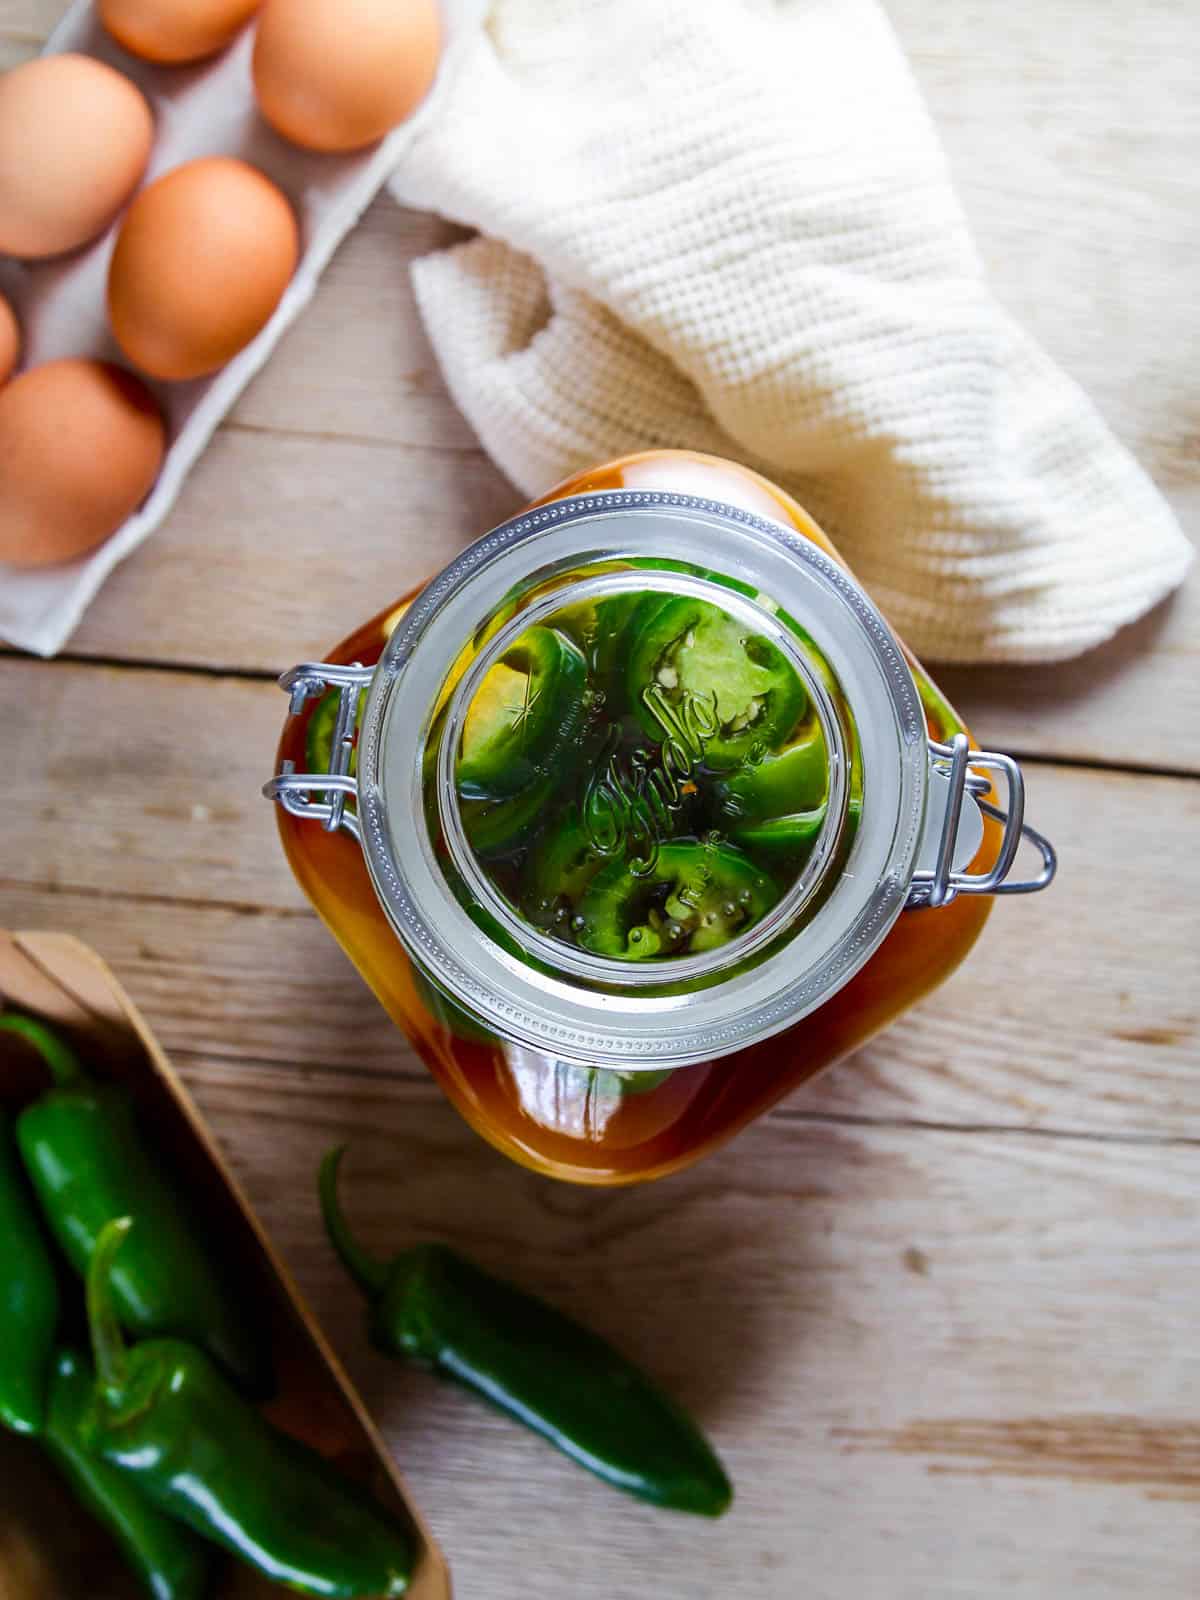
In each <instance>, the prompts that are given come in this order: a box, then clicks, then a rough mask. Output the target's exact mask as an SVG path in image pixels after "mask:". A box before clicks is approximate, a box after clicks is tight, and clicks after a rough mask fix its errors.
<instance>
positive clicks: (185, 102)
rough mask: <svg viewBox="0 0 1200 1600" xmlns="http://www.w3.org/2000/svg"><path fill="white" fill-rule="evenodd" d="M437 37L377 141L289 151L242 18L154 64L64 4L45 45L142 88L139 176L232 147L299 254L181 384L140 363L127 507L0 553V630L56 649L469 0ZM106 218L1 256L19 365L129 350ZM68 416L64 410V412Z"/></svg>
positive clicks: (236, 376)
mask: <svg viewBox="0 0 1200 1600" xmlns="http://www.w3.org/2000/svg"><path fill="white" fill-rule="evenodd" d="M441 9H442V19H443V27H444V32H445V40H444V46H443V54H442V60H441V65H440V68H439V71H438V76H437V80H436V82H435V84H434V86H433V89H432V90H431V91H430V93H429V95H427V97H426V98H425V100H424V101H423V102H422V104H421V105H420V106H419V107H418V108H417V110H416V112H415V113H414V114H413V115H412V116H411V117H409V118H408V120H407V121H405V122H402V123H401V124H399V126H398V127H396V128H394V129H393V130H392V132H391V133H390V134H388V136H387V137H386V138H385V139H383V140H382V141H381V142H380V143H379V144H377V145H373V146H371V147H369V148H368V149H367V150H365V151H360V152H356V153H354V154H352V155H345V156H334V155H321V154H317V153H315V152H312V151H307V150H302V149H300V148H299V147H297V146H296V145H293V144H290V143H289V142H288V141H287V140H286V139H284V138H282V137H281V136H279V135H278V134H276V133H275V132H274V131H273V130H272V129H271V128H270V127H269V126H268V125H267V123H266V122H264V121H263V119H262V117H261V116H260V115H259V112H258V108H257V104H256V101H255V97H254V89H253V84H252V80H251V75H250V58H251V53H252V51H253V46H254V23H253V22H251V23H250V24H249V25H248V26H247V27H246V28H245V29H244V30H243V31H242V33H241V34H240V35H239V36H238V37H237V38H236V39H235V40H234V41H233V43H232V44H231V45H230V46H229V47H228V48H227V49H226V50H225V51H223V52H222V53H221V54H220V55H218V56H216V57H214V58H212V59H210V60H208V61H203V62H200V63H198V64H196V65H194V66H186V67H161V66H155V65H154V64H153V63H151V62H148V61H142V60H140V59H139V58H138V57H137V56H134V55H130V54H129V52H128V51H126V50H123V49H122V48H121V47H120V45H118V44H117V43H116V41H115V40H114V39H113V38H112V37H111V36H110V35H109V34H108V33H107V32H106V31H105V29H104V28H103V27H102V26H101V23H100V20H99V17H98V16H97V14H96V10H95V7H94V6H93V5H91V4H89V3H86V0H84V3H77V4H75V5H74V6H72V7H71V9H70V11H68V12H67V14H66V16H65V17H64V18H63V20H62V22H61V23H60V24H59V26H58V28H57V29H56V30H55V32H54V33H53V35H52V36H51V38H50V40H49V41H48V43H47V45H46V48H45V51H44V54H46V55H56V54H60V53H62V52H64V51H76V52H78V53H80V54H82V55H89V56H94V57H96V59H97V60H100V61H104V62H107V63H108V65H109V66H112V67H115V68H116V69H117V70H118V71H119V72H121V73H123V74H124V75H125V76H126V77H127V78H129V79H131V80H132V82H134V83H135V84H137V86H138V87H139V88H140V89H141V90H142V92H143V94H144V95H145V96H146V98H147V100H148V101H149V103H150V107H151V110H152V111H153V113H154V117H155V124H156V126H155V141H154V149H153V151H152V152H151V156H150V163H149V166H148V167H147V169H146V173H145V176H144V178H143V180H142V186H143V187H144V186H145V185H146V184H148V183H151V182H153V180H154V179H155V178H158V177H161V176H162V174H163V173H164V172H169V171H170V170H171V168H173V167H177V166H180V165H181V164H182V163H183V162H185V161H192V160H194V159H195V158H196V157H198V156H217V155H228V156H239V157H241V158H242V159H243V160H244V161H248V162H249V163H250V164H251V165H252V166H254V167H257V168H258V169H259V170H260V171H261V172H263V173H265V174H266V176H267V177H268V178H270V179H271V181H272V182H273V183H275V184H277V185H278V187H279V188H280V189H281V190H282V191H283V193H284V194H285V195H287V197H288V199H289V200H290V201H291V203H292V206H293V208H294V210H295V213H296V219H297V222H298V224H299V229H300V261H299V265H298V266H297V269H296V272H295V275H294V276H293V278H292V281H291V283H290V284H289V285H288V287H287V289H286V290H285V292H284V295H283V298H282V299H281V300H280V302H279V305H278V306H277V307H276V309H275V312H274V315H273V316H272V317H271V320H270V321H269V322H268V323H267V325H266V327H265V328H264V329H263V330H262V332H261V333H260V334H258V336H257V337H256V338H255V339H253V340H252V341H251V343H250V344H248V345H247V346H246V347H245V348H244V349H243V350H241V351H239V353H238V354H237V355H236V356H235V357H234V358H233V360H232V361H230V362H228V363H227V364H226V365H225V366H223V367H221V368H219V369H218V371H217V372H215V373H213V374H212V375H211V376H209V377H206V378H200V379H195V380H193V381H191V382H187V383H162V382H159V381H157V380H154V379H149V378H146V376H145V374H140V376H142V377H143V379H144V381H145V382H146V383H147V385H148V387H149V388H150V390H151V391H152V393H153V394H154V395H155V397H156V398H157V400H158V402H159V404H160V405H161V407H162V410H163V414H164V416H165V418H166V422H167V451H166V455H165V457H164V460H163V464H162V468H161V470H160V472H159V475H158V478H157V481H156V482H155V484H154V487H153V488H152V489H151V491H150V493H149V495H147V497H146V499H145V500H144V501H143V502H142V505H141V506H140V508H139V509H138V510H137V511H135V512H134V514H133V515H132V516H131V517H129V518H128V519H127V520H126V521H125V522H124V523H123V524H122V525H121V527H120V528H118V529H117V531H116V532H115V533H114V534H113V535H112V536H111V537H110V538H109V539H107V540H106V541H105V542H104V543H103V544H102V545H99V546H98V547H97V548H96V549H95V550H93V551H91V552H89V553H88V554H87V555H85V556H82V557H81V558H80V559H79V560H77V561H72V562H64V563H63V564H62V565H60V566H55V567H44V568H41V569H34V570H27V569H20V568H16V567H12V566H10V565H7V564H6V563H3V562H0V637H3V638H5V639H7V640H8V641H9V642H10V643H12V644H14V645H17V646H19V647H20V648H21V649H24V650H31V651H34V652H36V653H37V654H39V655H45V656H51V655H54V654H55V653H56V652H57V651H58V650H60V649H61V648H62V646H63V644H64V643H65V641H66V640H67V638H68V637H69V636H70V634H71V632H72V631H73V630H74V628H75V627H76V626H77V624H78V622H79V619H80V618H81V617H82V615H83V613H84V611H85V609H86V608H87V606H88V604H89V602H90V601H91V600H92V598H93V596H94V595H95V594H96V592H97V591H98V590H99V588H100V585H101V584H102V583H103V582H104V580H105V578H106V577H107V576H108V574H109V573H110V572H111V571H112V570H113V568H114V567H115V566H116V565H117V563H118V562H120V561H123V560H124V559H125V557H126V556H128V555H130V554H131V553H132V552H133V551H134V550H136V549H137V547H138V545H140V544H141V542H142V540H143V539H145V538H146V537H147V536H148V535H149V534H151V533H152V532H153V531H154V529H155V528H157V527H158V525H159V523H160V522H162V520H163V518H164V517H165V516H166V515H167V512H168V511H169V510H170V509H171V507H172V506H173V505H174V503H175V500H176V497H177V496H178V494H179V491H180V489H181V488H182V487H183V482H184V479H185V478H186V477H187V474H188V472H189V470H190V469H191V467H192V465H193V463H194V462H195V461H196V459H197V457H198V456H199V455H200V453H201V451H202V450H203V449H204V447H205V445H206V444H207V443H208V441H209V439H210V438H211V437H212V434H213V432H214V430H215V429H216V427H217V424H218V423H219V422H220V421H221V419H222V417H223V416H224V415H225V413H226V412H227V411H228V410H229V408H230V407H231V406H232V405H233V403H234V401H235V400H236V399H237V397H238V395H239V394H241V392H242V390H243V389H244V388H245V386H246V384H247V383H248V382H249V381H250V379H251V378H252V377H253V376H254V374H255V373H256V372H257V371H258V370H259V368H260V367H262V366H263V364H264V363H265V362H266V359H267V357H268V356H269V355H270V353H271V351H272V350H273V349H274V348H275V346H276V344H277V343H278V341H279V339H280V337H281V336H282V334H283V333H284V331H285V330H286V329H287V328H288V327H289V326H290V324H291V323H292V322H293V321H294V319H295V318H296V317H297V316H299V314H300V312H301V311H302V310H303V308H304V306H305V305H306V304H307V303H308V301H309V299H310V298H311V297H312V293H313V290H314V289H315V288H316V286H317V281H318V279H319V278H320V276H321V273H322V271H323V270H324V268H325V266H326V264H327V262H328V261H329V259H330V257H331V256H332V255H333V253H334V251H335V250H336V249H337V247H338V245H339V244H340V243H341V241H342V240H343V239H344V238H345V236H346V234H347V233H348V232H349V231H350V229H351V228H352V227H353V226H354V224H355V223H356V222H357V221H358V219H359V217H360V216H361V215H362V214H363V212H364V211H365V210H366V208H367V206H368V205H369V204H370V202H371V201H372V199H373V198H374V197H375V195H376V194H377V193H378V191H379V189H380V188H381V187H382V185H383V183H384V181H385V180H386V179H387V177H388V176H389V175H390V173H391V172H392V170H393V169H394V168H395V166H396V164H397V163H398V162H399V160H400V159H401V157H402V156H403V154H404V151H405V149H406V148H407V146H408V145H409V144H410V143H411V141H412V140H413V138H414V137H415V136H416V135H417V133H418V132H419V131H420V129H421V128H422V127H423V126H424V125H425V123H426V122H427V121H428V120H429V119H430V118H432V117H435V116H437V114H438V107H439V104H440V102H441V100H442V98H443V94H444V91H445V86H446V83H447V81H448V79H449V77H450V75H451V73H452V71H453V69H454V64H455V61H456V59H457V55H458V53H459V51H460V49H461V48H462V46H463V44H464V42H465V38H466V36H467V34H468V32H469V30H470V28H471V25H472V24H473V23H475V22H476V21H477V20H478V18H479V16H480V14H481V11H482V0H441ZM119 221H120V219H119V218H118V219H117V223H114V225H113V226H112V227H110V228H109V230H108V232H107V233H105V234H103V235H102V236H101V237H100V238H99V239H97V240H96V241H94V242H93V243H92V244H90V245H88V246H86V247H85V248H84V249H82V250H77V251H75V252H73V253H72V254H70V255H67V256H62V257H58V258H56V259H54V260H51V261H38V262H29V263H18V262H15V261H11V260H6V259H5V258H3V257H0V293H3V294H4V295H5V296H6V298H7V299H8V300H9V301H10V302H11V304H12V306H13V308H14V309H15V311H16V313H17V318H18V321H19V322H20V324H21V335H22V348H21V367H22V370H24V368H26V367H30V366H36V365H39V364H40V363H41V362H44V361H54V360H57V359H59V358H60V357H63V356H91V357H96V358H98V359H100V360H106V361H115V362H117V363H118V364H120V365H122V366H129V364H130V363H129V362H128V361H127V360H126V358H125V357H124V356H123V355H122V353H121V351H120V349H119V348H118V346H117V344H116V341H115V340H114V339H113V337H112V334H111V332H110V330H109V326H108V318H107V312H106V307H105V285H106V282H107V278H108V264H109V259H110V257H111V255H112V251H113V246H114V243H115V240H116V233H117V225H118V223H119ZM64 425H65V426H69V425H70V422H69V419H64Z"/></svg>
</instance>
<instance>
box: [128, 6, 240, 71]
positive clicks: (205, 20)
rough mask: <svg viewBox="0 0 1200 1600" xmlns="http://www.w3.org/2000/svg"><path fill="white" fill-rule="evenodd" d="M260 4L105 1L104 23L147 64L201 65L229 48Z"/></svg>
mask: <svg viewBox="0 0 1200 1600" xmlns="http://www.w3.org/2000/svg"><path fill="white" fill-rule="evenodd" d="M258 6H259V0H100V8H99V9H100V20H101V22H103V24H104V26H105V27H106V28H107V29H108V31H109V33H111V34H112V36H113V38H114V39H115V40H116V41H117V43H118V44H122V45H124V46H125V48H126V50H129V51H131V52H132V53H133V54H134V55H135V56H141V57H142V58H143V60H145V61H158V62H162V63H163V64H167V65H169V64H173V63H177V62H180V61H201V60H203V58H204V57H205V56H211V55H213V54H215V53H216V51H218V50H223V49H224V47H225V46H226V45H227V44H228V43H229V41H230V40H231V39H232V38H233V36H234V34H235V33H237V32H238V30H239V29H240V28H243V27H244V26H245V25H246V23H247V22H249V20H250V18H251V17H252V16H253V15H254V13H255V12H256V11H257V10H258Z"/></svg>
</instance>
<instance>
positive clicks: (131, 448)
mask: <svg viewBox="0 0 1200 1600" xmlns="http://www.w3.org/2000/svg"><path fill="white" fill-rule="evenodd" d="M164 442H165V430H164V427H163V420H162V414H161V413H160V411H159V409H158V406H157V405H156V404H155V401H154V397H153V396H152V395H151V393H150V391H149V390H148V389H147V388H146V386H145V384H143V383H142V382H140V381H139V380H138V379H137V378H135V377H134V376H133V375H132V373H129V372H124V371H122V370H121V368H120V367H114V366H110V365H109V364H108V363H107V362H103V361H83V360H67V361H48V362H46V363H44V365H42V366H40V367H32V368H30V370H29V371H28V372H23V373H22V374H21V376H20V377H19V378H14V379H13V381H12V382H11V383H10V384H7V385H6V386H5V387H4V388H3V389H0V561H7V562H10V563H12V564H13V565H14V566H18V567H43V566H50V565H52V564H53V563H55V562H58V561H72V560H74V559H75V557H76V556H80V555H82V554H83V553H84V552H85V551H87V550H90V549H92V548H93V546H95V545H97V544H99V543H100V542H101V540H103V539H106V538H107V537H108V536H109V534H110V533H113V532H115V531H116V529H117V528H119V527H120V525H121V524H122V522H124V521H125V519H126V517H128V516H129V515H130V513H131V512H132V511H134V510H135V509H136V508H137V506H138V505H139V503H140V502H141V501H142V500H143V499H144V498H145V496H146V494H147V492H148V491H149V489H150V486H151V485H152V484H153V482H154V479H155V477H156V476H157V474H158V469H159V466H160V465H161V462H162V457H163V448H164Z"/></svg>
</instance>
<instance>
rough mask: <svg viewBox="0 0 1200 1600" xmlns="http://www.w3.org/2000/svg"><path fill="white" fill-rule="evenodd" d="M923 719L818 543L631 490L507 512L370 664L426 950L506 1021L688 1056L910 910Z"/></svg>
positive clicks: (592, 1048) (394, 818)
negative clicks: (510, 515) (907, 902)
mask: <svg viewBox="0 0 1200 1600" xmlns="http://www.w3.org/2000/svg"><path fill="white" fill-rule="evenodd" d="M927 770H928V762H927V757H926V745H925V726H924V719H923V716H922V713H921V709H920V705H919V701H918V698H917V694H916V690H915V687H914V685H913V681H912V677H911V675H910V673H909V671H908V669H907V666H906V665H905V662H904V659H903V656H902V655H901V653H900V651H899V648H898V646H897V645H896V642H895V640H894V638H893V637H892V635H891V633H890V632H889V630H888V629H887V627H886V625H885V624H884V623H883V622H882V619H881V618H880V617H879V615H878V613H877V612H876V611H875V609H874V607H873V606H872V605H871V604H870V602H869V601H868V600H867V599H866V597H865V596H864V595H863V593H862V591H861V590H860V589H859V588H858V587H857V585H855V584H854V583H853V582H852V580H850V579H849V578H848V576H847V575H846V574H845V573H844V571H843V570H842V569H841V568H840V567H839V566H837V565H836V563H834V562H833V561H832V560H830V558H829V557H827V556H826V555H825V554H824V553H823V552H822V551H821V550H819V549H817V547H816V546H814V545H812V544H811V543H809V542H808V541H807V540H805V539H803V538H800V537H798V536H796V535H795V534H793V533H792V532H791V531H790V530H788V529H785V528H783V527H782V526H780V525H778V524H775V523H773V522H768V521H765V520H763V519H761V518H758V517H756V516H753V515H752V514H750V513H747V512H744V511H741V510H739V509H736V508H732V507H728V506H723V505H718V504H715V503H713V502H709V501H705V500H700V499H697V498H694V497H691V496H683V495H673V494H669V493H665V492H662V493H655V492H637V491H612V492H609V493H604V494H595V495H587V496H580V497H577V498H573V499H568V500H563V501H559V502H555V503H554V504H551V505H549V506H546V507H543V508H539V509H538V510H536V511H533V512H529V513H527V514H525V515H524V516H522V517H519V518H516V519H514V520H513V521H512V522H510V523H507V524H505V525H503V526H502V527H501V528H498V529H496V530H494V531H493V532H492V533H491V534H489V535H488V536H487V537H486V538H485V539H483V540H481V541H479V543H478V544H476V545H474V546H472V547H471V548H470V549H469V550H467V551H466V552H464V554H463V555H462V556H461V557H460V558H459V559H458V561H456V562H455V563H454V564H453V565H452V566H451V567H449V568H448V569H447V570H446V572H444V573H443V574H442V575H441V576H440V577H439V578H438V579H436V580H435V581H434V583H433V584H431V585H430V587H429V588H428V589H427V590H426V591H425V592H424V593H423V594H422V595H421V596H420V597H419V598H418V600H417V601H416V602H415V603H414V604H413V606H412V607H411V609H410V610H409V612H408V613H407V615H406V616H405V618H404V620H403V621H402V622H401V624H400V626H399V627H398V628H397V630H396V632H395V633H394V634H393V636H392V639H391V640H390V642H389V645H388V648H387V651H386V652H385V655H384V657H383V658H382V660H381V662H380V664H379V667H378V668H377V670H376V672H375V675H374V678H373V680H372V683H371V687H370V691H369V693H368V696H367V702H366V706H365V710H364V716H363V726H362V734H361V738H360V744H359V771H358V806H359V823H360V827H361V832H362V839H363V847H364V851H365V854H366V858H367V862H368V866H369V869H370V872H371V876H372V880H373V882H374V884H375V887H376V890H377V892H378V894H379V897H380V900H381V902H382V904H383V906H384V909H385V910H386V912H387V914H388V916H389V919H390V920H391V922H392V925H393V927H394V928H395V931H396V932H397V934H398V936H399V937H400V939H401V940H402V942H403V943H404V945H405V947H406V949H407V950H408V951H409V953H410V955H411V956H412V957H413V959H414V960H415V961H417V962H418V963H419V965H420V966H421V968H422V969H423V970H424V971H425V973H426V974H427V975H428V976H429V977H431V978H432V979H433V980H434V981H435V982H436V983H438V984H439V985H440V986H441V987H442V988H444V989H445V990H447V991H448V992H449V993H450V994H452V995H454V996H455V997H457V998H458V999H459V1000H460V1001H461V1002H464V1003H465V1004H467V1005H468V1006H470V1007H471V1009H473V1010H474V1011H476V1012H477V1013H478V1014H479V1015H480V1017H481V1018H482V1019H483V1020H484V1021H485V1022H486V1023H487V1024H488V1025H489V1026H491V1027H493V1028H494V1029H495V1030H496V1031H497V1032H498V1033H500V1034H502V1035H504V1036H506V1037H508V1038H510V1039H512V1040H514V1041H516V1042H518V1043H521V1044H524V1045H527V1046H529V1047H532V1048H535V1049H539V1050H543V1051H547V1052H550V1053H553V1054H555V1055H558V1056H561V1057H563V1058H565V1059H573V1060H577V1061H581V1062H584V1063H586V1064H589V1065H609V1066H617V1067H621V1068H625V1069H628V1068H629V1067H630V1066H633V1065H636V1064H638V1063H639V1062H641V1061H644V1062H645V1063H646V1064H651V1063H652V1064H654V1065H656V1066H662V1065H664V1064H683V1063H684V1062H687V1061H694V1060H703V1059H706V1058H707V1057H709V1056H711V1055H712V1054H714V1053H717V1052H725V1051H728V1050H730V1049H733V1048H737V1047H738V1046H739V1045H742V1044H748V1043H751V1042H753V1041H754V1040H756V1039H759V1038H763V1037H766V1036H767V1035H769V1034H770V1033H772V1032H775V1031H778V1029H780V1028H782V1027H785V1026H787V1025H788V1024H789V1023H790V1022H793V1021H795V1020H797V1019H798V1018H799V1017H800V1016H802V1015H804V1014H805V1012H806V1011H808V1010H811V1009H812V1008H813V1007H814V1006H816V1005H818V1004H820V1002H821V1001H822V1000H823V999H824V998H826V997H827V996H828V994H830V993H831V992H833V990H834V989H836V988H837V987H840V985H841V984H842V983H844V982H845V981H846V980H847V979H848V978H849V977H850V976H852V975H853V973H854V972H855V971H857V970H858V968H859V967H860V966H861V965H862V964H863V962H864V961H865V960H866V959H867V958H868V957H869V956H870V954H871V953H872V952H873V950H874V949H875V948H877V946H878V944H879V942H880V940H881V939H882V938H883V937H884V935H885V934H886V932H887V931H888V929H889V928H890V926H891V924H892V922H893V921H894V920H895V917H896V915H898V913H899V911H900V910H901V908H902V907H903V904H904V901H905V897H906V893H907V890H908V884H909V880H910V878H911V874H912V868H913V863H914V860H915V855H916V851H917V846H918V842H919V839H920V834H921V826H922V821H923V814H924V805H925V787H926V777H927Z"/></svg>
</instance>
